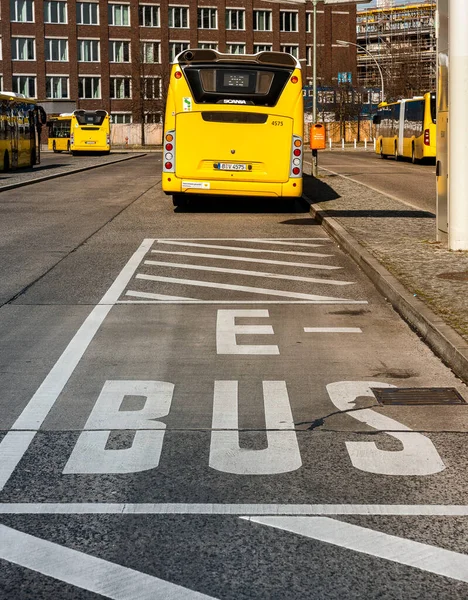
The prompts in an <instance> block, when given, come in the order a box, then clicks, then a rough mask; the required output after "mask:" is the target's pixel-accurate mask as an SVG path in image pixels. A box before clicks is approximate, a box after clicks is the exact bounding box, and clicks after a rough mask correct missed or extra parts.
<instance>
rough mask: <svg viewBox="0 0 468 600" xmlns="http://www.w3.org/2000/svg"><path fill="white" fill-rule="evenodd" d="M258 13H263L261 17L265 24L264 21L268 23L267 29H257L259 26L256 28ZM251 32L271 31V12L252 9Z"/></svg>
mask: <svg viewBox="0 0 468 600" xmlns="http://www.w3.org/2000/svg"><path fill="white" fill-rule="evenodd" d="M259 13H263V14H262V16H263V18H264V20H265V23H266V21H268V23H267V25H268V28H265V29H260V28H259V26H258V25H259V23H258V21H259V19H258V17H259ZM265 17H266V18H265ZM253 30H254V31H273V14H272V11H271V10H263V9H258V8H255V9H254V11H253Z"/></svg>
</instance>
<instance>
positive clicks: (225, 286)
mask: <svg viewBox="0 0 468 600" xmlns="http://www.w3.org/2000/svg"><path fill="white" fill-rule="evenodd" d="M136 278H137V279H144V280H145V281H158V282H161V283H175V284H177V285H191V286H196V287H205V288H214V289H217V290H233V291H236V292H248V293H250V294H263V295H265V296H281V297H283V298H297V299H300V300H314V301H318V302H320V301H329V300H341V298H336V297H335V298H334V297H331V296H319V295H318V294H303V293H301V292H287V291H283V290H273V289H271V290H270V289H267V288H257V287H251V286H247V285H234V284H230V283H217V282H216V281H199V280H194V279H179V278H177V277H161V276H159V275H145V274H143V273H138V274H137V275H136ZM343 300H344V301H345V302H347V303H349V304H353V303H354V302H356V301H355V300H347V299H345V298H343Z"/></svg>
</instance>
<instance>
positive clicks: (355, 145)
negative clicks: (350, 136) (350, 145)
mask: <svg viewBox="0 0 468 600" xmlns="http://www.w3.org/2000/svg"><path fill="white" fill-rule="evenodd" d="M356 148H357V141H356V140H354V149H355V150H356Z"/></svg>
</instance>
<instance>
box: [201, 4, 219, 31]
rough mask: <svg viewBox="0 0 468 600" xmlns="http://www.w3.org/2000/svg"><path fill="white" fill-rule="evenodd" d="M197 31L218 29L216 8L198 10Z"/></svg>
mask: <svg viewBox="0 0 468 600" xmlns="http://www.w3.org/2000/svg"><path fill="white" fill-rule="evenodd" d="M198 29H218V11H217V9H216V8H199V9H198Z"/></svg>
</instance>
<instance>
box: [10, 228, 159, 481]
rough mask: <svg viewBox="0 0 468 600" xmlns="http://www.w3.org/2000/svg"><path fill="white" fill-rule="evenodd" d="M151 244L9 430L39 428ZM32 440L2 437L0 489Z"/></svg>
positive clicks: (125, 270) (150, 242) (121, 277)
mask: <svg viewBox="0 0 468 600" xmlns="http://www.w3.org/2000/svg"><path fill="white" fill-rule="evenodd" d="M153 243H154V240H153V239H146V240H144V241H143V242H142V244H141V245H140V247H139V248H138V250H137V251H136V252H135V253H134V254H133V256H132V257H131V258H130V260H129V261H128V262H127V264H126V265H125V266H124V268H123V269H122V271H121V272H120V273H119V275H118V276H117V278H116V279H115V281H114V283H113V284H112V285H111V286H110V288H109V290H108V291H107V292H106V293H105V294H104V296H103V297H102V299H101V301H100V302H99V304H98V305H97V306H95V307H94V308H93V310H92V311H91V313H90V314H89V315H88V317H87V318H86V320H85V321H84V323H83V324H82V325H81V327H80V328H79V329H78V331H77V332H76V333H75V335H74V336H73V338H72V340H71V341H70V343H69V344H68V346H67V347H66V348H65V350H64V351H63V353H62V355H61V356H60V358H59V359H58V361H57V362H56V363H55V365H54V366H53V367H52V369H51V370H50V372H49V374H48V375H47V377H46V378H45V379H44V381H43V382H42V384H41V385H40V386H39V388H38V390H37V391H36V392H35V394H34V395H33V397H32V398H31V400H30V401H29V402H28V404H27V405H26V407H25V408H24V410H23V412H22V413H21V414H20V416H19V417H18V418H17V419H16V421H15V423H14V424H13V427H12V429H16V430H18V429H20V430H34V431H36V430H37V429H39V427H40V426H41V425H42V423H43V422H44V419H45V418H46V416H47V414H48V413H49V411H50V409H51V408H52V406H53V405H54V403H55V401H56V400H57V398H58V397H59V395H60V393H61V392H62V390H63V388H64V387H65V385H66V384H67V382H68V380H69V379H70V377H71V375H72V373H73V371H74V370H75V368H76V366H77V365H78V363H79V362H80V360H81V358H82V357H83V354H84V353H85V352H86V349H87V348H88V346H89V344H90V343H91V341H92V339H93V338H94V336H95V335H96V333H97V331H98V329H99V328H100V326H101V325H102V322H103V321H104V319H105V318H106V317H107V315H108V314H109V311H110V310H111V308H112V306H114V304H115V303H116V302H117V300H118V299H119V297H120V295H121V294H122V292H123V291H124V289H125V287H126V286H127V284H128V282H129V281H130V279H131V278H132V276H133V274H134V272H135V271H136V269H137V268H138V266H139V264H140V263H141V261H142V260H143V258H144V256H145V254H147V252H148V251H149V249H150V248H151V246H152V245H153ZM33 438H34V435H31V436H30V439H29V443H26V437H25V436H22V437H21V436H18V435H17V432H15V431H10V432H8V433H7V434H6V436H5V437H4V438H3V440H2V444H1V445H0V464H2V463H3V464H2V477H1V479H0V490H1V489H3V486H4V485H5V483H6V482H7V481H8V479H9V477H10V476H11V474H12V473H13V471H14V469H15V468H16V466H17V464H18V463H19V461H20V460H21V458H22V457H23V456H24V454H25V452H26V450H27V448H28V446H29V444H30V443H31V441H32V440H33ZM3 451H6V455H7V458H5V457H4V456H3V453H2V452H3ZM4 461H5V462H4Z"/></svg>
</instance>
